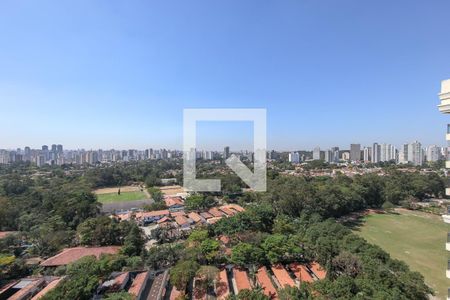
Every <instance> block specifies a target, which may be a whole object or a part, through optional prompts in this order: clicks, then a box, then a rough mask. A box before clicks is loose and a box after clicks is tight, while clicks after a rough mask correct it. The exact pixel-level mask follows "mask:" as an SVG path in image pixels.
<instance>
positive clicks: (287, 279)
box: [272, 264, 295, 288]
mask: <svg viewBox="0 0 450 300" xmlns="http://www.w3.org/2000/svg"><path fill="white" fill-rule="evenodd" d="M272 272H273V274H274V275H275V278H276V279H277V280H278V283H279V284H280V287H281V288H284V287H285V286H295V282H294V280H293V279H292V278H291V276H289V273H288V272H287V271H286V270H285V269H284V268H283V266H282V265H280V264H277V265H275V266H272Z"/></svg>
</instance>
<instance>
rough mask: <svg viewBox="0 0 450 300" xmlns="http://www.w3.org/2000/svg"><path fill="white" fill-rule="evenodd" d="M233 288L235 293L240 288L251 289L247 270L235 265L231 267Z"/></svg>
mask: <svg viewBox="0 0 450 300" xmlns="http://www.w3.org/2000/svg"><path fill="white" fill-rule="evenodd" d="M233 288H234V293H235V294H236V295H237V294H239V292H240V291H242V290H245V289H246V290H251V289H252V284H251V283H250V278H249V277H248V275H247V271H245V270H244V269H240V268H237V267H235V268H233Z"/></svg>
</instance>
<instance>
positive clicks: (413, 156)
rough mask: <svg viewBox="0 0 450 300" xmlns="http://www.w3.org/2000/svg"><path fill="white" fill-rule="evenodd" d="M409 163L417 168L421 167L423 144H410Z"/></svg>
mask: <svg viewBox="0 0 450 300" xmlns="http://www.w3.org/2000/svg"><path fill="white" fill-rule="evenodd" d="M408 162H410V163H412V164H413V165H415V166H421V165H422V163H423V150H422V144H421V143H419V142H418V141H415V142H412V143H410V144H408Z"/></svg>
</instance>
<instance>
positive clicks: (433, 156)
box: [427, 145, 441, 162]
mask: <svg viewBox="0 0 450 300" xmlns="http://www.w3.org/2000/svg"><path fill="white" fill-rule="evenodd" d="M440 158H441V147H438V146H436V145H431V146H428V147H427V161H432V162H434V161H438V160H439V159H440Z"/></svg>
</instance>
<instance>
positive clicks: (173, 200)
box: [164, 197, 184, 207]
mask: <svg viewBox="0 0 450 300" xmlns="http://www.w3.org/2000/svg"><path fill="white" fill-rule="evenodd" d="M164 202H165V203H166V206H167V207H171V206H175V205H184V202H183V200H181V198H180V197H166V198H164Z"/></svg>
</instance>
